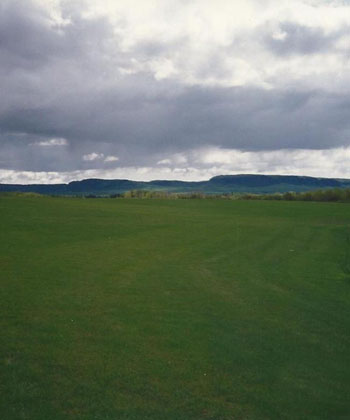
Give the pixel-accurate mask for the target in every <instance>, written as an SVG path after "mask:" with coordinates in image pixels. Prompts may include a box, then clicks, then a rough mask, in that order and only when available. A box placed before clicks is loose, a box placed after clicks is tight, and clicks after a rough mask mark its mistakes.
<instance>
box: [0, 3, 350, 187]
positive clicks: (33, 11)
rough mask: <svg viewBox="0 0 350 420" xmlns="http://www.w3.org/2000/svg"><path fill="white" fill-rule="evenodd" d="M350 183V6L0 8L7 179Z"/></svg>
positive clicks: (0, 169)
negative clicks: (262, 176) (237, 176)
mask: <svg viewBox="0 0 350 420" xmlns="http://www.w3.org/2000/svg"><path fill="white" fill-rule="evenodd" d="M229 173H230V174H233V173H266V174H297V175H298V174H303V175H313V176H324V177H344V178H346V177H349V178H350V1H345V0H333V1H332V0H293V1H290V0H289V1H288V0H215V1H213V0H142V1H141V0H83V1H80V0H0V182H7V183H15V182H21V183H33V182H47V183H52V182H67V181H70V180H73V179H83V178H88V177H100V178H129V179H138V180H150V179H159V178H162V179H184V180H200V179H208V178H210V177H211V176H214V175H218V174H229Z"/></svg>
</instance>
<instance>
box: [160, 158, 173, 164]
mask: <svg viewBox="0 0 350 420" xmlns="http://www.w3.org/2000/svg"><path fill="white" fill-rule="evenodd" d="M170 164H171V160H170V159H162V160H159V161H158V162H157V165H170Z"/></svg>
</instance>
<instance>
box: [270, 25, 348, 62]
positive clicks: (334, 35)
mask: <svg viewBox="0 0 350 420" xmlns="http://www.w3.org/2000/svg"><path fill="white" fill-rule="evenodd" d="M265 29H267V28H265ZM348 31H349V28H342V29H341V30H336V31H332V32H331V33H330V34H326V33H325V31H324V30H323V29H322V28H313V27H307V26H304V25H299V24H295V23H293V22H282V23H280V25H279V32H278V33H277V34H271V32H267V33H265V34H264V35H263V38H264V42H265V43H266V45H267V46H268V48H270V49H271V50H272V51H273V52H274V53H275V54H279V55H282V56H287V55H292V54H302V55H305V54H316V53H322V52H325V51H329V50H330V49H332V48H334V43H335V42H336V41H337V40H339V39H340V38H341V36H342V35H344V34H346V33H348Z"/></svg>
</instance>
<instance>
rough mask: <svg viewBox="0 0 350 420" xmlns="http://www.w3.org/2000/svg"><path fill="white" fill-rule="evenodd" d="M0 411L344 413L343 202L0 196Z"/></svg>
mask: <svg viewBox="0 0 350 420" xmlns="http://www.w3.org/2000/svg"><path fill="white" fill-rule="evenodd" d="M0 220H1V231H0V237H1V241H0V299H1V300H0V303H1V317H0V328H1V329H0V331H1V340H0V418H1V419H4V420H7V419H9V420H12V419H30V420H51V419H52V420H56V419H87V420H90V419H91V420H93V419H94V420H95V419H96V420H119V419H121V420H124V419H130V420H136V419H137V420H143V419H149V420H170V419H171V420H181V419H193V420H195V419H217V420H221V419H223V420H228V419H332V420H333V419H349V418H350V398H349V395H350V239H349V238H350V205H349V204H339V203H313V202H311V203H304V202H271V201H253V202H250V201H229V200H151V199H150V200H141V199H130V200H127V199H90V200H88V199H78V198H50V197H21V196H17V197H16V196H8V197H6V196H0Z"/></svg>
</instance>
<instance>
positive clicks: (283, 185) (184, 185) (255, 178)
mask: <svg viewBox="0 0 350 420" xmlns="http://www.w3.org/2000/svg"><path fill="white" fill-rule="evenodd" d="M325 188H350V179H337V178H314V177H308V176H294V175H220V176H215V177H213V178H211V179H209V180H208V181H199V182H186V181H167V180H155V181H149V182H142V181H130V180H127V179H84V180H82V181H72V182H70V183H68V184H30V185H22V184H0V192H35V193H39V194H49V195H88V194H96V195H110V194H120V193H123V192H126V191H130V190H153V191H169V192H193V191H196V192H204V193H208V194H215V193H231V192H239V193H243V192H251V193H274V192H286V191H297V192H298V191H309V190H316V189H325Z"/></svg>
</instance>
